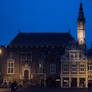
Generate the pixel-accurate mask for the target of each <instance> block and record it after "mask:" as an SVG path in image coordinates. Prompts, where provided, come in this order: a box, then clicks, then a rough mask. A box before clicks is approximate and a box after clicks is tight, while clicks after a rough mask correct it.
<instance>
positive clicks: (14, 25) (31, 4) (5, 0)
mask: <svg viewBox="0 0 92 92" xmlns="http://www.w3.org/2000/svg"><path fill="white" fill-rule="evenodd" d="M81 1H82V2H83V8H84V13H85V18H86V43H87V47H88V48H89V47H90V44H91V42H92V0H0V45H1V44H3V45H7V44H8V43H9V42H10V41H11V40H12V39H13V38H14V37H15V36H16V35H17V34H18V32H19V29H21V32H68V30H69V29H71V34H72V36H73V37H74V38H75V39H77V17H78V12H79V5H80V2H81Z"/></svg>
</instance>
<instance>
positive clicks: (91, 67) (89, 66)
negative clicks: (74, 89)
mask: <svg viewBox="0 0 92 92" xmlns="http://www.w3.org/2000/svg"><path fill="white" fill-rule="evenodd" d="M88 70H92V62H91V61H89V62H88Z"/></svg>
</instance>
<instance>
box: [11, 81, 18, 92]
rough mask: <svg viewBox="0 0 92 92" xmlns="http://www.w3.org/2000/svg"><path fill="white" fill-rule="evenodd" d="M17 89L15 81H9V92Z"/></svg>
mask: <svg viewBox="0 0 92 92" xmlns="http://www.w3.org/2000/svg"><path fill="white" fill-rule="evenodd" d="M16 89H17V83H16V81H14V82H13V83H11V92H15V91H16Z"/></svg>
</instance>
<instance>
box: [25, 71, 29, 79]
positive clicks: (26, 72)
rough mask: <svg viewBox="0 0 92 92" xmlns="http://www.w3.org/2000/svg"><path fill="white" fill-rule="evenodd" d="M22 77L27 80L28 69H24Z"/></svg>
mask: <svg viewBox="0 0 92 92" xmlns="http://www.w3.org/2000/svg"><path fill="white" fill-rule="evenodd" d="M24 79H25V80H29V71H28V70H24Z"/></svg>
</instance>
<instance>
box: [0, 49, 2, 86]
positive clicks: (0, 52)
mask: <svg viewBox="0 0 92 92" xmlns="http://www.w3.org/2000/svg"><path fill="white" fill-rule="evenodd" d="M1 55H2V49H1V48H0V62H1ZM1 83H2V75H1V66H0V84H1Z"/></svg>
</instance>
